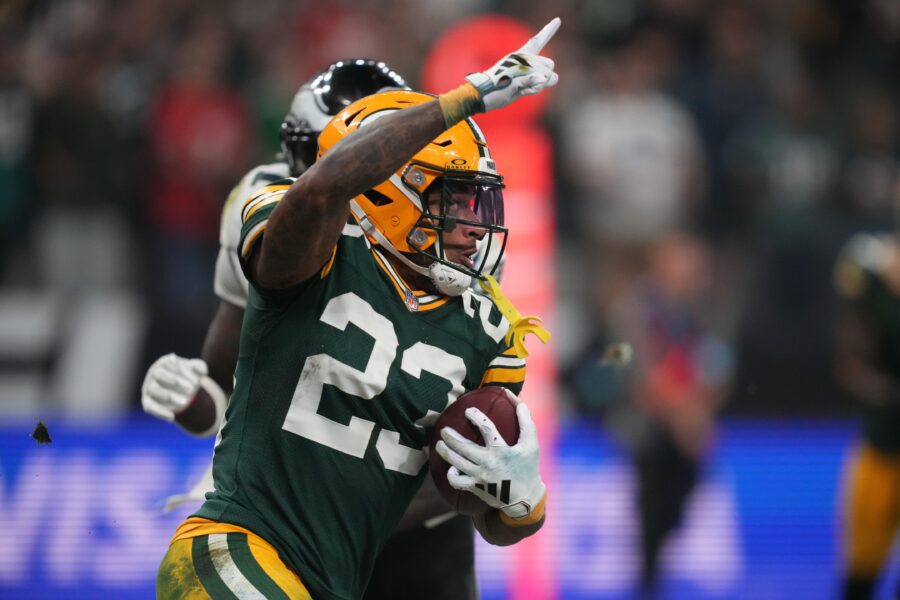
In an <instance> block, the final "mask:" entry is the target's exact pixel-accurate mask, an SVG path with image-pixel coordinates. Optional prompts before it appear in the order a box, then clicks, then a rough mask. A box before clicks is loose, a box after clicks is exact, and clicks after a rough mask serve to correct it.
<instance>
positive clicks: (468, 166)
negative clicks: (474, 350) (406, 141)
mask: <svg viewBox="0 0 900 600" xmlns="http://www.w3.org/2000/svg"><path fill="white" fill-rule="evenodd" d="M432 99H433V97H432V96H429V95H427V94H421V93H418V92H412V91H407V90H392V91H387V92H382V93H379V94H374V95H372V96H368V97H366V98H362V99H361V100H357V101H356V102H354V103H352V104H350V105H349V106H347V107H346V108H345V109H344V110H342V111H341V112H340V113H338V114H337V115H336V116H335V117H334V118H333V119H332V120H331V121H330V122H329V123H328V125H326V126H325V128H324V129H323V130H322V133H321V135H320V136H319V156H320V157H321V156H322V155H323V154H324V153H326V152H327V151H328V150H329V149H330V148H331V147H332V146H334V145H335V144H336V143H337V142H338V141H339V140H340V139H342V138H344V137H345V136H347V135H349V134H350V133H352V132H353V131H355V130H357V129H358V128H360V127H364V126H365V125H367V124H368V123H371V122H373V121H375V120H376V119H378V118H380V117H383V116H385V115H387V114H390V113H391V112H393V111H396V110H402V109H404V108H408V107H411V106H415V105H417V104H422V103H424V102H428V101H430V100H432ZM432 186H440V189H441V201H440V207H439V209H438V210H437V211H434V210H430V209H429V206H428V202H427V200H426V198H427V197H428V196H429V192H431V191H432V190H433V189H434V188H433V187H432ZM502 189H503V177H501V176H500V174H499V173H497V170H496V167H495V165H494V161H493V160H492V159H491V154H490V150H489V149H488V146H487V143H486V142H485V140H484V135H483V134H482V133H481V130H480V129H479V128H478V126H477V125H476V124H475V122H474V121H472V120H471V119H466V120H464V121H461V122H459V123H457V124H456V125H454V126H453V127H451V128H450V129H448V130H447V131H445V132H443V133H442V134H440V135H439V136H438V137H437V138H435V140H434V141H432V142H431V143H430V144H428V145H427V146H426V147H424V148H423V149H422V150H420V151H419V152H418V153H416V155H415V156H413V157H412V158H411V159H410V160H409V161H408V162H407V163H406V164H404V165H403V166H402V167H400V169H399V170H397V171H396V172H395V173H394V174H393V175H391V176H390V178H388V179H387V180H386V181H384V182H382V183H380V184H378V185H376V186H375V187H374V188H372V189H371V190H369V191H367V192H365V193H363V194H361V195H359V196H357V197H356V198H354V199H353V200H352V201H351V203H350V206H351V210H352V211H353V214H354V215H355V216H356V218H357V220H358V221H359V222H360V225H361V226H362V228H363V231H365V233H366V235H367V237H368V238H369V240H370V241H371V242H372V243H373V244H378V245H380V246H382V247H383V248H384V249H385V250H386V251H388V252H390V253H391V254H393V255H394V256H396V257H397V258H399V259H400V260H401V261H403V262H404V263H405V264H407V265H408V266H410V267H411V268H413V269H414V270H415V271H417V272H419V273H422V274H425V275H428V276H429V277H431V279H432V280H433V281H434V282H435V284H436V286H437V287H438V289H439V290H440V291H441V292H442V293H445V294H448V295H454V296H455V295H459V294H461V293H462V292H463V291H464V290H465V289H466V288H467V287H468V286H469V284H470V283H471V281H472V279H473V278H481V277H482V275H484V274H493V271H494V270H495V269H496V267H497V265H499V264H500V262H501V260H500V259H501V257H502V254H503V250H504V249H505V247H506V234H507V230H506V228H505V227H504V226H503V193H502ZM460 196H464V197H469V198H471V203H470V204H469V206H468V207H467V208H468V209H470V210H471V213H470V212H468V210H467V211H465V214H464V215H458V214H457V213H458V212H459V209H458V208H457V207H458V204H459V201H458V200H456V199H455V198H459V197H460ZM472 213H474V215H475V217H476V218H477V220H471V219H465V218H463V217H464V216H466V215H471V214H472ZM458 224H462V225H466V226H469V227H477V228H480V229H482V230H483V231H484V237H483V238H482V239H481V241H480V242H479V246H480V248H484V251H483V252H479V254H480V256H481V259H480V260H479V261H478V262H477V263H476V264H474V265H473V266H472V267H468V266H465V265H460V264H457V263H453V262H450V261H449V260H447V259H446V258H445V256H444V252H443V239H442V236H443V234H444V233H445V232H448V231H451V230H452V229H453V228H454V227H456V226H457V225H458ZM404 253H406V254H411V253H420V254H424V255H425V256H427V257H429V258H430V259H431V265H430V266H429V267H423V266H421V265H418V264H415V263H413V262H412V261H410V260H409V258H408V257H406V256H404ZM489 257H490V260H489Z"/></svg>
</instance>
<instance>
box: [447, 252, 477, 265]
mask: <svg viewBox="0 0 900 600" xmlns="http://www.w3.org/2000/svg"><path fill="white" fill-rule="evenodd" d="M476 251H477V249H476V248H471V249H462V248H455V249H453V250H452V251H451V252H448V253H447V254H448V255H449V256H448V257H447V258H448V259H449V260H450V261H451V262H454V263H456V264H458V265H460V266H462V267H466V268H468V269H473V268H475V260H474V257H475V252H476Z"/></svg>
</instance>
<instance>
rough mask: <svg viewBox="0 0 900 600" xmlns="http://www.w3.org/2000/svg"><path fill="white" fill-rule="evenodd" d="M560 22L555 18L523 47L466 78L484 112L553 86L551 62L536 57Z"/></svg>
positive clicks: (541, 57)
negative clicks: (475, 90)
mask: <svg viewBox="0 0 900 600" xmlns="http://www.w3.org/2000/svg"><path fill="white" fill-rule="evenodd" d="M560 22H561V21H560V20H559V17H556V18H555V19H553V20H552V21H550V22H549V23H547V24H546V25H545V26H544V28H543V29H541V30H540V31H539V32H538V33H537V35H535V36H534V37H533V38H531V39H530V40H528V41H527V42H525V45H524V46H522V47H521V48H519V49H518V50H516V51H515V52H513V53H511V54H507V55H506V56H504V57H503V58H502V59H500V62H498V63H497V64H496V65H494V66H493V67H491V68H490V69H488V70H487V71H483V72H481V73H472V74H471V75H468V76H467V77H466V80H467V81H468V82H469V83H471V84H472V85H473V86H475V88H476V89H477V90H478V92H479V93H480V94H481V101H482V102H484V110H485V112H487V111H489V110H495V109H497V108H502V107H504V106H506V105H507V104H509V103H511V102H512V101H514V100H516V99H518V98H521V97H522V96H529V95H531V94H537V93H538V92H540V91H541V90H543V89H544V88H545V87H553V86H554V85H556V82H557V81H558V80H559V76H558V75H557V74H556V73H554V72H553V66H554V64H553V61H552V60H550V59H549V58H547V57H545V56H539V53H540V51H541V50H542V49H543V47H544V46H545V45H546V44H547V42H549V41H550V38H552V37H553V34H554V33H556V30H557V29H559V25H560Z"/></svg>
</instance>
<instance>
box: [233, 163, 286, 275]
mask: <svg viewBox="0 0 900 600" xmlns="http://www.w3.org/2000/svg"><path fill="white" fill-rule="evenodd" d="M293 182H294V179H293V178H288V179H283V180H281V181H276V182H274V183H271V184H269V185H266V186H264V187H262V188H260V189H258V190H257V191H255V192H254V193H253V195H252V196H250V198H249V199H248V200H246V201H245V202H244V203H243V204H242V206H241V237H240V240H239V241H238V246H237V253H238V260H239V261H240V265H241V269H242V271H243V272H244V276H245V277H247V278H248V279H249V263H248V260H249V258H250V255H251V254H252V252H253V248H254V247H255V245H256V244H257V243H258V242H259V241H260V240H262V236H263V234H264V233H265V230H266V225H267V224H268V222H269V216H271V214H272V211H273V210H275V207H276V206H277V205H278V203H279V202H281V200H282V199H283V198H284V195H285V194H286V193H287V191H288V188H290V187H291V184H292V183H293Z"/></svg>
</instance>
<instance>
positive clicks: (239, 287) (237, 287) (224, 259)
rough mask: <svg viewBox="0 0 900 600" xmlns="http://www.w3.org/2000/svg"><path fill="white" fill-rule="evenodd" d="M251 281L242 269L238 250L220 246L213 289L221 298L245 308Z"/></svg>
mask: <svg viewBox="0 0 900 600" xmlns="http://www.w3.org/2000/svg"><path fill="white" fill-rule="evenodd" d="M248 288H249V283H248V282H247V278H246V277H244V273H243V272H242V271H241V264H240V262H239V261H238V255H237V251H236V250H235V249H233V248H226V247H225V246H220V247H219V255H218V256H217V257H216V273H215V279H214V280H213V289H214V290H215V292H216V296H218V297H219V299H220V300H224V301H225V302H228V303H229V304H233V305H234V306H237V307H240V308H245V307H246V306H247V296H248V294H249V289H248Z"/></svg>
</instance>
